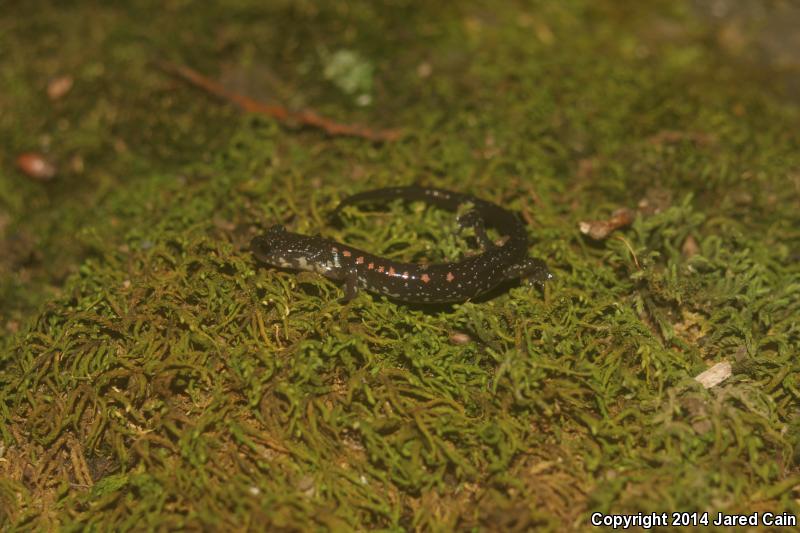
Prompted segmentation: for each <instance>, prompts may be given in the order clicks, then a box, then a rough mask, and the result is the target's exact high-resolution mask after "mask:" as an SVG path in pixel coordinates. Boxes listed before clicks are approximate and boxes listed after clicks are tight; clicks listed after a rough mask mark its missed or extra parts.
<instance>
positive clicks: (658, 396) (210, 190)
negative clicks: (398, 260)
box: [0, 0, 800, 530]
mask: <svg viewBox="0 0 800 533" xmlns="http://www.w3.org/2000/svg"><path fill="white" fill-rule="evenodd" d="M135 4H136V7H128V8H125V7H119V6H117V7H107V6H104V5H95V4H93V3H78V4H77V5H76V6H73V7H71V8H70V9H67V8H63V9H62V8H54V7H52V6H51V5H50V3H47V2H26V3H15V4H12V5H11V6H10V8H8V9H5V10H3V12H2V13H0V50H2V51H3V53H2V54H0V86H2V87H3V90H2V92H0V110H2V112H0V138H2V139H3V147H4V148H5V150H4V151H3V156H2V159H0V328H2V330H1V331H2V332H3V333H2V335H3V336H2V340H1V341H0V349H2V352H1V355H0V434H2V441H1V442H0V524H2V525H3V526H4V527H10V528H12V529H13V528H20V529H24V528H30V527H35V528H41V527H57V526H60V527H64V528H73V529H78V528H82V527H86V526H88V525H95V526H97V527H102V528H103V529H107V528H114V529H141V528H144V527H151V526H152V527H175V528H187V527H193V528H199V527H206V528H208V527H218V528H222V527H225V528H247V527H253V528H260V527H263V526H265V525H273V526H286V527H291V526H296V527H300V528H303V529H307V528H310V527H315V526H316V527H328V528H337V527H338V528H362V529H372V528H387V529H402V528H405V529H414V528H420V529H437V528H441V529H449V528H453V527H458V528H462V529H466V528H471V527H477V528H482V529H488V530H493V529H503V530H513V529H519V530H524V529H527V528H529V527H532V526H536V525H538V526H547V527H550V528H553V529H557V528H561V527H565V526H566V527H576V528H577V527H587V524H588V521H587V519H588V516H589V514H590V513H591V512H593V511H600V512H628V513H636V512H640V511H641V512H646V513H647V512H664V511H667V512H668V511H698V512H703V511H708V512H709V513H711V517H712V518H713V517H714V516H716V513H717V512H720V511H722V512H754V511H760V512H764V511H769V512H775V513H778V512H783V511H785V512H788V513H792V514H794V515H797V514H800V509H798V504H797V501H798V497H800V494H798V491H800V489H799V488H798V487H799V486H800V471H798V464H797V462H798V454H800V418H798V396H799V395H800V390H799V389H798V386H799V385H798V383H799V382H798V380H799V379H800V363H798V360H797V353H798V348H799V347H800V329H799V327H798V325H797V316H798V312H799V311H800V269H799V268H798V266H797V264H798V261H797V259H798V253H800V252H798V243H799V241H800V231H798V229H797V228H800V215H798V213H800V151H798V137H797V133H796V132H797V126H798V109H797V107H796V106H795V105H794V104H791V103H787V102H791V101H792V98H793V95H794V93H793V89H792V87H793V86H792V84H791V83H790V82H784V81H783V80H786V79H790V78H786V77H773V76H774V74H773V73H772V72H771V71H768V70H767V69H765V68H763V66H759V67H754V66H753V65H756V64H759V63H758V61H755V62H753V61H751V60H750V59H749V58H748V57H746V55H745V54H740V53H736V50H735V49H731V48H730V47H729V46H728V45H729V44H730V43H731V42H734V41H731V39H732V37H731V35H733V37H736V35H734V34H732V33H730V32H729V33H728V34H727V35H728V37H727V39H728V40H727V41H726V40H725V38H723V39H722V40H720V39H719V36H720V35H721V34H720V27H721V26H720V23H719V22H718V21H717V19H718V18H719V17H722V16H723V15H719V14H718V13H717V14H716V15H714V17H717V18H716V19H715V18H713V17H712V18H711V19H707V18H704V17H698V16H697V13H698V9H700V10H701V11H705V12H711V13H712V14H713V13H716V12H715V11H714V9H718V6H716V7H714V6H711V7H708V4H706V5H704V3H703V2H694V3H681V2H671V1H670V2H661V3H647V4H648V7H647V8H631V7H627V6H629V4H630V3H627V2H582V1H577V0H575V1H571V2H561V3H558V4H556V3H552V2H542V3H533V2H532V3H513V4H512V3H507V4H504V6H505V7H497V5H496V4H495V3H491V4H490V3H482V2H468V3H460V4H459V5H460V7H457V8H455V7H448V8H444V7H442V8H438V7H429V6H428V4H416V3H411V2H393V3H390V4H388V5H384V6H381V7H376V6H374V5H373V4H372V3H369V2H363V3H349V4H350V5H351V7H342V5H341V4H342V3H339V2H330V3H325V2H323V3H313V4H312V3H306V2H272V3H269V5H268V6H266V7H265V6H262V5H260V3H255V2H253V3H251V2H246V1H239V2H225V3H222V2H220V3H219V4H211V3H203V6H204V7H203V8H202V9H201V8H200V7H198V5H195V4H192V3H188V2H167V3H162V2H153V3H152V4H150V5H146V3H144V2H137V3H135ZM251 4H252V5H251ZM726 5H727V4H726ZM741 5H742V6H744V5H745V4H744V3H743V4H741ZM426 6H427V7H426ZM698 6H699V7H698ZM744 9H745V7H742V8H741V10H742V11H740V12H745V11H743V10H744ZM773 9H783V4H782V3H780V2H778V3H775V6H774V8H773ZM709 10H710V11H709ZM760 13H761V15H759V16H762V15H763V16H764V17H770V16H771V15H770V13H771V12H770V11H769V10H768V9H767V11H764V12H760ZM715 21H716V22H715ZM723 26H724V24H723ZM787 33H788V32H787ZM778 34H779V32H775V35H774V36H773V38H774V39H775V40H780V35H778ZM738 35H740V36H741V35H744V36H746V38H747V39H755V40H758V39H759V38H760V37H759V36H758V34H753V35H751V34H749V33H747V32H743V33H739V34H738ZM787 39H788V37H787ZM786 46H787V47H789V45H786ZM721 50H722V51H721ZM778 50H779V51H781V52H783V51H784V48H783V47H778ZM159 59H168V60H171V61H176V62H180V63H185V64H189V65H192V66H194V67H195V68H198V69H199V70H201V71H203V72H207V73H209V74H210V75H213V76H215V77H218V78H219V79H221V80H223V81H224V82H225V83H226V84H227V85H228V86H229V87H231V88H234V89H236V90H238V91H242V92H246V93H247V94H249V95H251V96H253V97H257V98H261V99H263V100H265V101H271V102H280V103H282V104H285V105H288V106H290V107H292V108H295V109H300V108H304V107H313V108H314V109H316V110H317V111H319V112H321V113H324V114H326V115H329V116H331V117H333V118H336V119H338V120H341V121H347V122H361V123H367V124H370V125H373V126H375V127H402V128H403V129H405V130H406V131H407V133H408V135H407V136H406V137H405V138H404V139H403V140H402V141H399V142H397V143H393V144H388V145H375V144H370V143H367V142H364V141H360V140H357V139H340V138H329V137H325V136H324V135H322V134H320V133H318V132H315V131H308V130H302V131H296V130H293V129H290V128H285V127H281V126H279V125H277V124H276V123H275V122H274V121H272V120H270V119H267V118H263V117H253V116H242V115H241V113H239V112H238V111H237V110H236V109H234V108H232V107H229V106H224V105H219V104H218V103H217V102H215V101H213V100H211V99H209V98H207V97H206V96H205V95H203V94H202V93H200V92H198V91H197V90H195V89H192V88H190V87H187V86H186V85H184V84H183V83H181V82H179V81H177V80H175V79H173V78H171V77H169V76H167V75H165V74H164V73H163V72H161V71H160V70H159V69H157V68H155V67H154V64H153V61H154V60H159ZM765 63H767V64H768V66H769V65H770V64H769V62H768V61H767V62H765ZM751 67H752V68H751ZM789 70H790V69H789ZM63 76H69V77H71V78H72V79H73V86H72V88H71V89H70V90H69V91H68V92H67V93H65V94H64V95H62V96H60V97H58V98H55V99H52V98H49V97H48V95H47V87H48V83H49V82H52V80H54V79H57V78H59V77H63ZM765 79H766V81H765ZM776 80H780V81H776ZM787 97H788V98H787ZM24 151H37V152H41V153H43V154H45V155H46V156H47V157H49V158H50V159H52V160H53V161H54V162H55V163H56V165H57V167H58V173H57V176H56V177H55V178H54V179H53V180H51V181H47V182H37V181H34V180H31V179H30V178H27V177H26V176H25V175H23V174H22V173H20V172H19V171H18V170H16V169H15V167H14V158H15V156H16V155H17V154H19V153H21V152H24ZM415 181H418V182H422V183H426V184H431V185H437V186H441V187H446V188H454V189H459V190H464V191H468V192H474V193H476V194H479V195H480V196H482V197H484V198H487V199H491V200H494V201H497V202H498V203H502V204H504V205H507V206H508V207H509V208H512V209H514V210H518V211H520V212H521V213H522V214H523V216H524V217H525V218H526V220H528V222H529V225H530V230H531V235H532V237H535V239H536V242H535V244H534V245H533V246H532V249H531V250H532V251H531V253H532V254H533V255H536V256H538V257H543V258H546V259H547V261H548V264H549V265H551V267H552V269H553V270H554V272H555V273H556V274H557V278H556V280H554V281H553V282H552V283H550V284H548V286H547V287H546V289H545V291H544V292H543V293H542V292H540V291H538V290H536V289H534V288H529V287H526V286H520V287H512V288H510V289H509V290H508V291H507V292H504V293H501V294H500V295H498V296H496V297H495V298H492V299H489V300H487V301H481V302H469V303H465V304H463V305H455V306H452V307H448V308H431V309H424V308H409V307H405V306H402V305H397V304H395V303H391V302H387V301H386V300H383V299H380V298H373V297H370V296H368V295H362V296H360V297H359V298H358V299H357V300H356V301H354V302H353V303H352V304H350V305H349V306H343V305H341V304H340V303H339V302H338V298H339V296H340V295H341V291H340V289H339V288H338V287H337V286H336V285H335V284H333V283H330V282H328V281H326V280H322V279H320V278H318V277H316V276H312V275H295V274H291V273H287V272H278V271H274V270H271V269H264V268H257V266H256V265H255V264H254V262H253V260H252V257H251V256H250V254H249V253H248V252H247V250H246V244H247V242H248V241H249V239H250V238H251V237H252V235H254V234H255V233H257V232H258V231H260V228H262V227H264V226H266V225H268V224H270V223H273V222H274V221H276V220H281V221H284V222H286V223H287V224H288V225H289V226H290V227H292V229H293V230H296V231H301V232H309V233H313V232H317V231H321V232H323V233H324V234H326V235H329V236H332V237H335V238H338V239H343V240H346V241H347V242H349V243H352V244H354V245H357V246H360V247H363V248H367V249H371V250H376V251H379V252H381V253H385V254H387V255H391V256H393V257H404V258H411V257H418V256H420V255H425V256H427V257H429V258H431V259H441V258H442V257H456V256H457V255H458V253H459V250H463V243H462V242H460V241H458V240H457V239H455V238H454V237H453V236H452V231H453V229H454V227H455V222H454V220H453V217H452V215H451V214H448V213H442V212H439V211H435V210H424V209H423V208H422V207H421V206H410V207H407V208H403V207H401V206H395V207H392V208H391V209H390V210H388V211H387V212H385V213H363V214H355V213H354V214H353V215H352V218H351V219H350V220H349V224H348V225H347V226H346V228H345V229H335V228H331V227H329V226H328V225H327V224H326V221H325V218H324V215H325V213H326V212H327V211H328V210H330V209H331V208H332V207H333V206H335V204H336V203H337V201H338V200H339V199H341V198H343V197H344V196H346V195H348V194H350V193H352V192H355V191H359V190H363V189H366V188H371V187H374V186H382V185H387V184H398V183H399V184H407V183H411V182H415ZM621 206H625V207H630V208H632V209H637V215H638V216H637V219H636V221H635V222H634V224H633V226H632V227H631V228H628V229H626V230H624V231H622V232H619V233H616V234H614V236H612V238H610V239H608V240H606V241H603V242H600V243H596V242H592V241H589V240H587V239H586V238H584V237H583V236H582V235H581V234H580V232H579V231H578V222H579V221H582V220H587V219H598V218H604V217H607V216H608V215H609V214H610V213H611V212H612V211H613V210H614V209H616V208H618V207H621ZM464 335H466V336H464ZM721 361H728V362H730V363H732V365H733V375H732V376H731V377H730V378H729V379H728V380H726V381H725V382H723V383H722V384H720V385H718V386H717V387H714V388H712V389H709V390H706V389H704V388H703V387H702V386H700V384H699V383H697V382H696V381H695V380H694V379H692V378H693V377H694V376H696V375H698V374H699V373H700V372H702V371H703V370H705V369H706V368H708V367H709V366H711V365H713V364H715V363H718V362H721Z"/></svg>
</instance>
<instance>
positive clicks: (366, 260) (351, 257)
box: [251, 187, 552, 303]
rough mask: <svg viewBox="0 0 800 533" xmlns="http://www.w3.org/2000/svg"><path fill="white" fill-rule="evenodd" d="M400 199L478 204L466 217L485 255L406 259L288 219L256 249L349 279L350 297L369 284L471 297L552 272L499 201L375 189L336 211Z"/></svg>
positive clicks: (278, 262) (277, 262) (287, 264)
mask: <svg viewBox="0 0 800 533" xmlns="http://www.w3.org/2000/svg"><path fill="white" fill-rule="evenodd" d="M396 199H402V200H406V201H414V200H421V201H424V202H426V203H429V204H432V205H435V206H438V207H440V208H443V209H447V210H450V211H455V210H456V209H457V208H458V207H459V206H460V205H462V204H465V203H470V204H472V206H473V209H472V210H471V211H469V212H468V213H467V214H466V215H465V216H462V217H461V218H460V219H459V223H460V224H461V225H462V226H471V227H474V228H475V234H476V237H477V239H478V242H479V244H480V245H481V247H482V248H483V249H484V251H483V253H481V254H478V255H475V256H472V257H469V258H466V259H464V260H462V261H456V262H452V263H432V264H424V265H423V264H417V263H400V262H396V261H391V260H389V259H385V258H383V257H379V256H377V255H374V254H371V253H369V252H365V251H363V250H358V249H356V248H353V247H351V246H347V245H345V244H341V243H338V242H336V241H333V240H330V239H326V238H324V237H321V236H319V235H317V236H309V235H302V234H299V233H292V232H290V231H286V229H285V228H284V227H283V226H280V225H275V226H272V227H271V228H270V229H269V230H267V232H266V233H265V234H264V235H261V236H258V237H256V238H254V239H253V241H252V243H251V249H252V251H253V254H254V255H255V257H256V259H258V260H259V261H261V262H262V263H266V264H268V265H272V266H275V267H280V268H291V269H296V270H307V271H312V272H317V273H319V274H322V275H323V276H325V277H328V278H330V279H334V280H340V281H344V282H345V297H344V300H346V301H347V300H351V299H353V298H354V297H355V296H356V295H357V294H358V290H359V289H364V290H367V291H369V292H374V293H378V294H384V295H386V296H388V297H390V298H392V299H395V300H399V301H402V302H408V303H453V302H463V301H466V300H469V299H471V298H474V297H476V296H478V295H481V294H483V293H485V292H487V291H489V290H491V289H493V288H495V287H497V286H498V285H499V284H501V283H503V282H505V281H508V280H511V279H516V278H520V277H522V278H528V279H529V280H530V281H533V282H535V283H540V284H541V283H544V282H545V281H547V280H548V279H550V278H552V274H551V273H550V271H549V270H548V269H547V265H546V264H545V263H544V262H543V261H542V260H540V259H535V258H531V257H528V237H527V233H526V231H525V226H524V225H523V224H522V222H521V221H520V219H519V218H518V217H517V216H516V215H515V214H513V213H511V212H510V211H508V210H506V209H504V208H502V207H500V206H498V205H495V204H493V203H491V202H487V201H485V200H481V199H479V198H475V197H474V196H471V195H468V194H461V193H456V192H452V191H447V190H444V189H432V188H426V187H392V188H386V189H375V190H371V191H366V192H362V193H358V194H355V195H353V196H350V197H348V198H346V199H345V200H343V201H342V202H341V203H340V204H339V206H338V207H337V208H336V210H335V211H334V213H333V216H334V217H336V216H338V213H339V212H340V210H341V209H342V208H343V207H345V206H348V205H354V204H362V203H371V204H374V203H383V202H389V201H392V200H396ZM484 224H486V225H489V226H492V227H494V228H495V229H497V230H498V231H499V232H500V233H501V234H503V235H506V236H507V237H508V238H507V240H506V242H505V243H504V244H503V245H501V246H496V245H495V244H494V243H492V242H491V240H490V239H489V238H488V237H487V236H486V232H485V230H484Z"/></svg>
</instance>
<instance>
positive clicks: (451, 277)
mask: <svg viewBox="0 0 800 533" xmlns="http://www.w3.org/2000/svg"><path fill="white" fill-rule="evenodd" d="M454 279H456V277H455V276H454V275H453V273H452V272H448V273H447V281H453V280H454Z"/></svg>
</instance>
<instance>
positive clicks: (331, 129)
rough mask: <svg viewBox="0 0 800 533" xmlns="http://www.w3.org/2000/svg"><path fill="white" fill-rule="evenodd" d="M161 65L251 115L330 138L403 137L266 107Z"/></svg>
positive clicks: (189, 71)
mask: <svg viewBox="0 0 800 533" xmlns="http://www.w3.org/2000/svg"><path fill="white" fill-rule="evenodd" d="M158 66H159V67H161V69H162V70H164V71H165V72H168V73H169V74H172V75H173V76H176V77H178V78H181V79H182V80H184V81H186V82H188V83H190V84H192V85H194V86H195V87H197V88H198V89H202V90H204V91H205V92H207V93H209V94H211V95H213V96H216V97H217V98H219V99H221V100H225V101H227V102H231V103H233V104H236V105H237V106H239V107H240V108H241V109H243V110H244V111H246V112H248V113H258V114H260V115H266V116H268V117H272V118H274V119H275V120H278V121H279V122H282V123H284V124H287V125H292V124H300V125H303V126H308V127H311V128H318V129H321V130H322V131H324V132H325V133H327V134H328V135H331V136H346V137H361V138H363V139H367V140H370V141H374V142H391V141H396V140H397V139H399V138H400V136H401V132H400V131H399V130H373V129H370V128H367V127H366V126H361V125H358V124H342V123H339V122H335V121H333V120H330V119H328V118H325V117H323V116H321V115H319V114H317V113H315V112H314V111H311V110H310V109H306V110H303V111H297V112H294V111H289V110H288V109H286V108H285V107H283V106H279V105H269V104H265V103H263V102H259V101H257V100H254V99H252V98H249V97H247V96H244V95H242V94H238V93H235V92H233V91H229V90H228V89H226V88H225V87H223V86H222V84H221V83H219V82H217V81H214V80H212V79H211V78H207V77H206V76H204V75H202V74H200V73H199V72H197V71H196V70H194V69H192V68H189V67H187V66H184V65H177V64H174V63H168V62H158Z"/></svg>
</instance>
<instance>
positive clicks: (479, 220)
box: [458, 209, 496, 251]
mask: <svg viewBox="0 0 800 533" xmlns="http://www.w3.org/2000/svg"><path fill="white" fill-rule="evenodd" d="M458 225H459V226H461V230H462V231H463V230H465V229H469V228H472V231H473V232H475V240H476V241H477V243H478V246H479V247H480V249H481V250H482V251H486V250H490V249H492V248H496V246H495V244H494V243H493V242H492V240H491V239H490V238H489V236H488V235H487V234H486V225H485V223H484V221H483V217H482V216H481V214H480V213H479V212H478V211H477V210H476V209H472V210H471V211H467V212H466V213H464V214H463V215H461V216H460V217H458ZM470 244H472V243H470Z"/></svg>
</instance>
